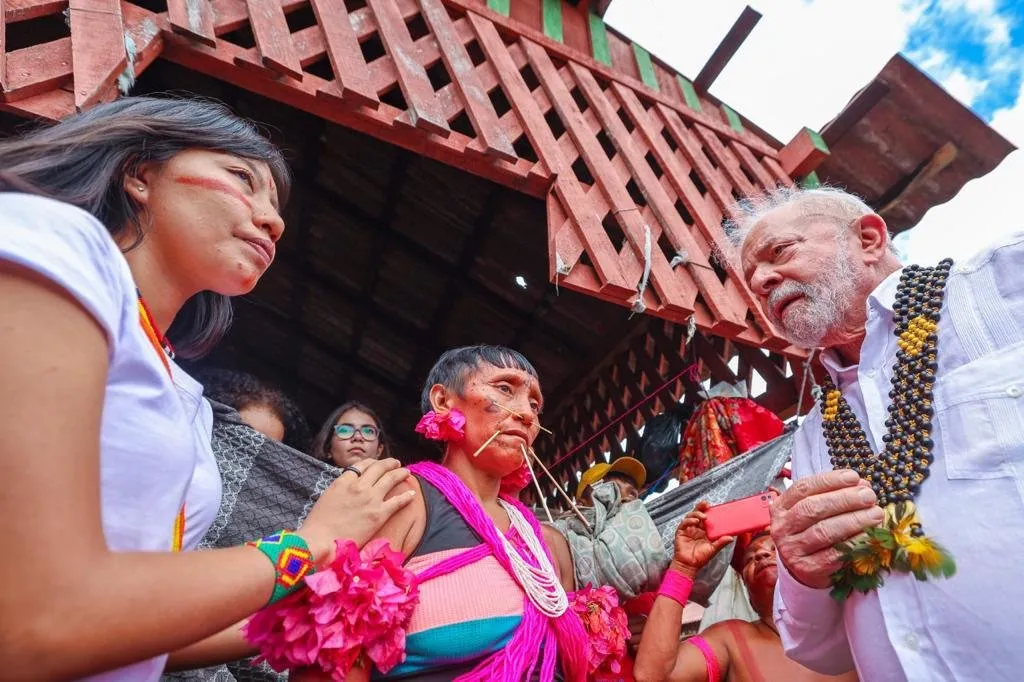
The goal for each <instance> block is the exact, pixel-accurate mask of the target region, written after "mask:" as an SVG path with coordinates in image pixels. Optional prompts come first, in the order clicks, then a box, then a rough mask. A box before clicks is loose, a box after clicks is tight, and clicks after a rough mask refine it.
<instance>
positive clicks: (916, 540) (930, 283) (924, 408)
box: [820, 258, 956, 601]
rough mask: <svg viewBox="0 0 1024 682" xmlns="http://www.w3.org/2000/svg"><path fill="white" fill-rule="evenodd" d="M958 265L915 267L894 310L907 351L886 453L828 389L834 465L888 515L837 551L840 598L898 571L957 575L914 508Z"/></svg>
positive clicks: (928, 447) (825, 414)
mask: <svg viewBox="0 0 1024 682" xmlns="http://www.w3.org/2000/svg"><path fill="white" fill-rule="evenodd" d="M952 264H953V262H952V261H951V260H950V259H948V258H947V259H946V260H943V261H942V262H941V263H939V265H937V266H936V267H932V268H925V267H920V266H917V265H910V266H908V267H907V268H905V269H904V271H903V273H902V274H901V276H900V282H899V285H898V287H897V289H896V301H895V304H894V305H893V322H894V324H895V327H896V329H895V335H896V339H897V340H896V343H897V345H898V346H899V350H898V351H897V352H896V363H895V365H894V366H893V374H892V379H891V383H892V389H891V390H890V391H889V398H890V404H889V407H888V415H887V419H886V420H885V427H886V433H885V434H884V435H883V436H882V442H883V443H884V449H883V451H882V453H881V454H879V455H878V456H876V455H875V454H874V452H872V450H871V446H870V444H869V443H868V439H867V436H866V435H865V433H864V429H863V428H862V427H861V424H860V422H859V421H858V419H857V416H856V415H855V414H854V413H853V410H851V409H850V405H849V404H848V403H847V402H846V399H845V398H843V394H842V392H841V391H840V390H839V389H837V388H836V387H835V386H834V385H833V384H832V383H831V381H827V380H826V381H825V382H824V384H823V390H822V392H821V396H820V401H821V414H822V427H823V430H824V434H825V442H826V444H827V445H828V451H829V456H830V459H831V461H832V467H833V468H834V469H853V470H854V471H856V472H857V473H858V474H859V475H860V477H861V478H863V479H864V480H866V481H868V482H869V483H870V484H871V487H872V489H873V490H874V491H875V495H876V496H877V498H878V504H879V506H881V507H882V508H883V509H885V511H886V520H885V522H884V523H883V525H882V526H881V527H879V528H872V529H868V531H866V532H865V533H863V534H861V535H859V536H857V537H856V538H854V539H853V540H851V541H849V542H846V543H841V544H840V545H838V546H837V549H839V551H840V553H841V554H842V561H843V565H842V567H841V568H840V569H839V570H838V571H836V572H835V573H834V574H833V576H832V583H833V589H832V596H833V597H835V598H836V599H838V600H840V601H842V600H843V599H845V598H846V597H848V596H849V595H850V593H851V592H852V591H853V590H858V591H861V592H865V593H867V592H870V591H871V590H873V589H875V588H877V587H878V586H880V585H881V584H882V583H883V581H884V575H885V574H886V573H888V572H889V571H892V570H895V571H898V572H908V573H913V574H914V575H915V577H917V578H918V579H919V580H925V579H927V577H928V576H929V575H932V576H934V577H938V576H940V575H941V576H945V577H948V576H950V575H952V574H953V573H954V572H955V570H956V566H955V564H954V563H953V559H952V557H951V556H950V555H949V553H948V552H946V551H945V550H944V549H943V548H942V547H941V546H940V545H938V544H937V543H935V542H934V541H932V540H930V539H929V538H928V537H926V536H925V534H924V530H923V528H922V525H921V521H920V519H919V518H918V515H917V511H916V507H915V506H914V503H913V500H914V498H915V497H916V496H917V493H918V491H919V490H920V487H921V484H922V483H924V481H925V479H926V478H927V477H928V467H929V466H930V465H931V463H932V461H933V460H934V455H933V453H932V451H933V448H934V442H933V441H932V415H933V411H934V407H933V391H934V387H935V372H936V370H937V369H938V324H939V318H940V313H941V310H942V301H943V297H944V294H945V288H946V280H947V278H948V276H949V270H950V267H951V266H952Z"/></svg>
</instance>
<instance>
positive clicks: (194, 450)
mask: <svg viewBox="0 0 1024 682" xmlns="http://www.w3.org/2000/svg"><path fill="white" fill-rule="evenodd" d="M0 259H2V260H7V261H11V262H14V263H18V264H20V265H22V266H24V267H27V268H30V269H32V270H34V271H36V272H38V273H39V274H41V275H43V276H45V277H46V278H48V279H50V280H52V281H53V282H54V283H56V284H58V285H59V286H60V287H62V288H63V289H65V290H66V291H67V292H68V293H69V294H70V295H72V296H73V297H74V298H75V299H76V300H77V301H78V302H79V303H80V304H81V305H82V306H83V307H84V308H85V309H86V310H87V311H88V312H89V313H90V314H91V315H92V316H93V318H95V320H96V321H97V322H98V323H99V325H100V326H101V327H102V328H103V330H104V331H105V333H106V336H107V339H108V342H109V351H108V358H109V372H108V375H107V386H106V393H105V395H104V399H103V417H102V424H101V431H100V443H99V446H100V481H99V483H100V499H101V514H102V521H103V531H104V534H105V536H106V541H107V545H108V547H109V548H110V549H111V550H114V551H154V552H166V551H169V550H170V549H171V537H172V532H173V527H174V519H175V516H176V515H177V513H178V509H179V508H180V507H181V504H182V501H183V500H185V497H186V493H187V491H188V489H189V485H190V482H191V481H192V479H193V476H194V473H195V471H196V468H197V463H198V462H203V461H211V462H212V461H213V454H212V448H211V444H210V426H209V425H207V426H202V423H203V420H204V419H205V420H206V421H207V424H212V416H211V415H210V412H209V409H210V408H209V406H208V404H207V403H206V401H204V400H202V398H201V395H202V391H201V388H200V387H199V384H198V383H196V382H195V381H194V380H192V379H191V378H190V377H188V376H187V375H186V374H185V373H184V372H183V371H182V370H181V369H180V368H178V367H172V372H173V373H174V374H175V375H176V379H177V384H178V385H177V386H176V385H175V382H172V380H171V377H170V376H169V375H168V372H167V369H166V368H165V367H164V364H163V362H162V361H161V359H160V357H159V355H158V354H157V352H156V351H155V349H154V348H153V346H152V344H151V343H150V342H149V340H148V339H147V338H146V334H145V332H144V331H143V329H142V326H141V325H140V323H139V310H138V303H137V293H136V288H135V283H134V281H133V279H132V275H131V271H130V270H129V269H128V263H127V261H126V260H125V259H124V256H123V255H122V254H121V252H120V251H119V250H118V248H117V245H116V244H115V243H114V241H113V239H112V238H111V237H110V235H109V234H108V233H107V230H106V229H105V228H104V227H103V225H101V224H100V223H99V222H98V221H97V220H96V219H95V218H94V217H93V216H91V215H89V214H88V213H86V212H85V211H82V210H80V209H78V208H75V207H73V206H70V205H68V204H64V203H61V202H57V201H52V200H49V199H44V198H40V197H34V196H29V195H25V194H16V193H0ZM55 407H56V406H55ZM204 411H205V416H204ZM36 454H41V455H45V453H36ZM219 496H220V488H219V484H218V486H217V491H216V497H217V500H216V502H215V503H214V505H213V506H214V514H215V513H216V504H217V503H219ZM207 497H208V498H212V495H209V494H208V495H207ZM209 521H212V516H211V517H209ZM209 521H207V526H208V525H209ZM205 532H206V527H203V528H200V527H199V523H198V522H197V523H196V525H195V527H194V528H187V527H186V534H187V536H195V535H196V534H198V536H200V537H201V536H202V535H203V533H205ZM154 589H159V588H158V586H154ZM57 653H58V655H59V652H57ZM165 660H166V657H165V656H158V657H156V658H153V659H150V660H148V661H142V662H140V663H136V664H134V665H131V666H127V667H124V668H121V669H119V670H116V671H112V672H109V673H105V674H102V675H99V676H96V677H95V678H90V679H102V680H132V681H133V682H134V681H138V680H156V679H158V678H159V676H160V673H161V672H162V670H163V667H164V662H165Z"/></svg>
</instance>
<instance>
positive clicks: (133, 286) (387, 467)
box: [0, 98, 414, 680]
mask: <svg viewBox="0 0 1024 682" xmlns="http://www.w3.org/2000/svg"><path fill="white" fill-rule="evenodd" d="M288 188H289V174H288V169H287V167H286V165H285V162H284V160H283V158H282V156H281V153H280V151H278V149H277V148H276V147H274V146H273V144H271V143H270V142H269V141H268V140H266V139H265V138H264V137H262V136H261V135H260V134H259V133H258V132H257V130H256V129H255V128H254V127H253V126H252V125H251V124H249V123H247V122H245V121H242V120H240V119H238V118H236V117H235V116H234V115H232V114H231V113H230V112H229V111H227V109H225V108H224V107H222V106H219V105H216V104H213V103H209V102H198V101H191V100H183V99H154V98H125V99H122V100H119V101H117V102H113V103H110V104H104V105H100V106H97V107H95V108H93V109H91V110H90V111H88V112H85V113H81V114H77V115H75V116H72V117H71V118H69V119H67V120H65V121H63V122H61V123H58V124H56V125H54V126H52V127H48V128H41V129H38V130H36V131H34V132H30V133H28V134H26V135H23V136H21V137H15V138H11V139H8V140H5V141H2V142H0V405H2V406H3V407H2V409H0V434H3V437H2V438H0V480H2V481H3V484H4V492H3V495H0V536H2V537H3V538H4V546H5V547H6V548H7V554H6V556H5V558H6V560H5V561H3V562H0V582H2V584H3V586H4V587H3V589H2V590H0V622H2V623H3V627H2V628H0V661H2V662H3V663H2V666H3V673H4V676H6V677H9V678H10V679H18V680H29V679H68V678H82V677H86V676H89V675H97V679H104V680H156V679H158V678H159V676H160V673H161V671H162V670H163V668H164V663H165V660H166V658H167V656H166V653H167V652H168V651H175V650H178V649H182V648H187V647H189V645H193V644H194V643H197V642H199V641H200V640H203V639H204V638H208V637H211V636H213V635H215V634H216V633H219V632H221V631H222V630H225V628H228V626H231V625H232V624H234V623H236V622H238V621H240V620H242V619H244V618H245V617H247V616H249V615H250V614H252V613H253V612H255V611H257V610H258V609H259V608H260V607H262V606H264V605H265V604H267V603H268V601H270V602H273V601H276V600H278V599H280V598H282V597H284V596H285V595H287V594H289V593H290V592H291V591H293V590H294V589H296V588H297V587H298V586H299V584H300V582H301V580H302V578H303V577H304V576H306V575H309V574H311V573H314V572H315V571H316V570H317V568H318V567H321V566H325V565H327V564H329V563H330V562H331V561H332V559H333V555H334V547H335V544H334V541H335V539H336V538H345V539H346V541H349V542H352V543H354V544H356V545H362V544H363V543H365V542H366V541H367V540H368V539H369V538H370V537H372V536H373V535H374V534H375V533H376V532H377V530H378V528H379V527H380V525H381V524H382V523H383V522H384V521H385V520H386V519H387V518H388V517H389V516H390V515H391V514H392V513H394V512H395V511H396V510H398V509H399V508H401V507H402V506H404V505H405V504H407V503H408V502H410V501H411V498H412V496H413V494H414V493H413V492H412V491H411V490H410V491H407V492H404V493H402V494H398V495H394V496H392V497H391V499H389V500H388V501H385V499H384V498H385V496H386V495H387V494H388V493H389V492H391V491H392V488H393V487H394V486H396V485H397V484H399V483H400V482H401V481H403V480H404V479H405V478H406V476H407V475H408V474H407V472H406V471H404V470H401V469H399V468H398V463H397V462H396V461H394V460H384V461H380V462H360V463H357V464H355V465H353V467H351V468H350V471H348V472H346V473H345V474H343V475H342V476H341V477H339V479H338V481H337V482H335V483H334V485H332V486H331V488H330V489H328V490H327V491H326V492H325V493H324V494H323V495H322V496H321V498H320V499H319V501H318V503H317V504H316V505H315V506H314V508H313V509H312V510H311V511H310V513H309V515H308V516H307V519H306V521H305V523H303V525H302V527H301V528H299V529H282V530H281V531H280V532H278V533H275V534H273V535H271V536H269V537H266V538H263V539H257V538H253V542H251V543H248V544H247V545H246V546H242V547H236V548H231V549H218V550H212V551H204V552H189V551H178V550H181V549H187V546H184V547H183V544H187V543H186V541H185V538H188V537H202V535H203V533H204V532H205V530H206V527H207V526H208V525H209V524H210V523H211V522H212V520H213V518H214V517H215V515H216V512H217V508H218V505H219V504H220V493H221V490H220V479H219V474H217V471H216V468H215V466H214V467H213V468H212V474H211V473H210V471H209V470H210V466H211V465H210V463H211V462H212V452H211V446H210V429H211V423H212V421H211V420H212V415H211V413H210V408H209V406H208V404H207V403H205V401H203V400H202V399H201V396H202V391H201V387H200V386H199V385H198V384H197V383H196V382H195V381H194V380H193V379H191V378H190V377H189V376H188V375H187V374H186V373H185V372H184V371H182V369H181V368H180V367H178V366H177V365H176V364H175V362H174V352H175V350H176V351H177V353H178V354H179V355H180V356H182V357H186V358H192V357H197V356H199V355H202V354H203V353H205V352H207V351H208V350H210V349H211V348H212V346H213V345H214V344H215V343H216V342H217V341H218V339H220V338H221V336H223V334H224V333H225V331H226V329H227V326H228V324H229V322H230V319H231V307H230V302H229V297H231V296H237V295H240V294H245V293H247V292H249V291H250V290H251V289H252V288H253V287H254V286H255V285H256V282H257V281H258V280H259V278H260V276H261V275H262V274H263V273H264V272H265V271H266V269H267V267H269V266H270V264H271V262H272V261H273V258H274V251H275V248H276V243H277V241H278V239H280V238H281V234H282V233H283V231H284V222H283V220H282V218H281V215H280V208H281V205H282V204H283V203H284V201H285V200H286V198H287V195H288ZM164 330H168V331H167V333H166V334H165V332H164ZM204 467H205V468H206V469H205V473H203V472H204ZM200 474H203V475H200ZM200 480H202V481H203V483H202V485H199V481H200ZM183 505H184V506H183ZM238 641H239V642H242V643H243V644H244V640H241V638H240V635H239V638H238ZM243 653H244V652H243ZM238 655H239V652H238V651H235V652H234V655H233V656H232V657H237V656H238ZM211 662H212V661H211Z"/></svg>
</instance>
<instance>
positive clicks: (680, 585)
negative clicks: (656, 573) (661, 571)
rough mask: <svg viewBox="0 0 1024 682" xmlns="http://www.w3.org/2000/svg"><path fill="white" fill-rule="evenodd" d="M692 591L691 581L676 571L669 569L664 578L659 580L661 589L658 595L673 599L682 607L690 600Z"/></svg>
mask: <svg viewBox="0 0 1024 682" xmlns="http://www.w3.org/2000/svg"><path fill="white" fill-rule="evenodd" d="M692 589H693V580H692V579H690V578H688V577H686V576H685V575H683V574H682V573H680V572H678V571H673V570H672V569H669V570H668V571H667V572H666V573H665V577H664V578H662V579H661V588H660V589H659V590H658V595H660V596H662V597H668V598H669V599H673V600H675V601H677V602H679V603H680V604H682V605H683V606H686V602H687V601H688V600H689V598H690V590H692Z"/></svg>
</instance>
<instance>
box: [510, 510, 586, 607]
mask: <svg viewBox="0 0 1024 682" xmlns="http://www.w3.org/2000/svg"><path fill="white" fill-rule="evenodd" d="M498 504H499V505H501V507H502V508H503V509H504V510H505V511H506V512H507V513H508V518H509V522H510V523H511V525H512V527H513V528H515V529H516V533H517V534H518V535H519V537H520V539H521V540H522V542H523V544H524V545H525V548H526V550H527V551H528V552H529V553H530V554H532V555H533V557H534V559H536V560H537V563H538V566H533V565H531V564H530V563H529V562H528V561H527V560H526V559H524V558H523V556H522V555H521V554H520V553H519V550H518V549H517V548H516V547H515V545H513V544H512V542H511V541H509V539H508V538H506V537H505V534H504V533H501V532H500V531H499V532H498V536H499V537H500V538H501V543H502V544H503V545H504V546H505V552H506V553H507V554H508V558H509V563H511V564H512V572H513V573H514V574H515V576H516V580H517V581H518V582H519V585H520V586H521V587H522V588H523V591H524V592H526V595H527V597H528V598H529V599H530V601H531V602H533V605H534V606H536V607H537V610H539V611H540V612H541V613H543V614H544V615H545V616H547V617H548V618H557V617H558V616H561V615H562V614H563V613H565V612H566V610H567V609H568V608H569V598H568V596H567V595H566V594H565V590H564V589H563V588H562V584H561V583H560V582H559V581H558V576H557V574H556V573H555V568H554V566H552V565H551V562H550V561H549V560H548V555H547V553H546V552H545V551H544V547H543V545H541V543H540V541H539V540H538V539H537V536H536V535H535V534H534V532H533V528H531V527H530V524H529V522H528V521H527V520H526V519H525V518H523V515H522V514H521V513H519V510H518V509H516V508H515V507H513V506H512V505H510V504H508V503H506V502H505V501H504V500H498Z"/></svg>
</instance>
